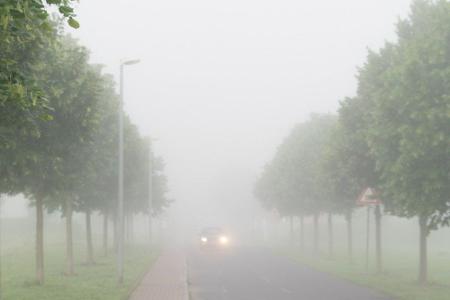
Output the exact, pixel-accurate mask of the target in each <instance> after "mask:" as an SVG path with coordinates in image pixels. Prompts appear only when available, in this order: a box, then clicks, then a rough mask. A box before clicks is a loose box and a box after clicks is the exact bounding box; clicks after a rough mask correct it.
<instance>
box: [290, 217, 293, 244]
mask: <svg viewBox="0 0 450 300" xmlns="http://www.w3.org/2000/svg"><path fill="white" fill-rule="evenodd" d="M289 244H290V245H291V246H292V245H293V244H294V217H293V216H289Z"/></svg>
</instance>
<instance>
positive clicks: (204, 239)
mask: <svg viewBox="0 0 450 300" xmlns="http://www.w3.org/2000/svg"><path fill="white" fill-rule="evenodd" d="M200 240H201V241H202V242H203V243H206V242H207V241H208V238H207V237H205V236H202V237H201V238H200Z"/></svg>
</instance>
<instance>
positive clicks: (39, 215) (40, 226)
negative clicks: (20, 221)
mask: <svg viewBox="0 0 450 300" xmlns="http://www.w3.org/2000/svg"><path fill="white" fill-rule="evenodd" d="M43 202H44V201H43V199H42V197H41V196H38V197H36V280H37V283H38V284H40V285H42V284H44V203H43Z"/></svg>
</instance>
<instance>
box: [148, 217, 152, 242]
mask: <svg viewBox="0 0 450 300" xmlns="http://www.w3.org/2000/svg"><path fill="white" fill-rule="evenodd" d="M148 241H149V244H150V247H151V246H152V245H153V220H152V214H151V213H149V214H148Z"/></svg>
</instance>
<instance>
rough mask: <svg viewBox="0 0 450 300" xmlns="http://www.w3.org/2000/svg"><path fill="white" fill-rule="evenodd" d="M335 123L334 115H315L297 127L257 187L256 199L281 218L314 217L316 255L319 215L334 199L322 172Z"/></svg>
mask: <svg viewBox="0 0 450 300" xmlns="http://www.w3.org/2000/svg"><path fill="white" fill-rule="evenodd" d="M334 122H335V117H334V116H331V115H313V116H312V117H311V119H310V120H308V121H307V122H305V123H301V124H299V125H297V126H296V127H295V128H294V129H293V130H292V131H291V133H290V135H289V136H288V137H287V138H286V139H285V140H284V141H283V143H282V144H281V146H280V147H279V148H278V150H277V153H276V154H275V157H274V158H273V160H272V161H271V163H270V164H269V165H268V166H267V167H266V168H265V170H264V172H263V174H262V176H261V177H260V178H259V180H258V181H257V183H256V185H255V195H256V197H257V198H258V199H260V201H261V202H263V204H264V205H265V206H266V207H268V208H275V209H277V210H278V211H279V213H280V214H281V215H287V216H294V215H299V216H300V217H301V218H302V217H303V216H304V215H311V214H312V215H313V216H314V252H315V253H317V252H318V241H319V238H318V234H319V232H318V218H319V213H320V212H322V211H323V210H324V208H325V203H326V199H329V198H330V197H332V195H328V194H327V193H326V192H324V186H323V181H322V177H321V175H320V172H321V159H322V156H323V153H324V151H325V147H326V145H327V143H328V140H329V139H330V134H331V129H332V127H333V124H334ZM301 232H302V230H301ZM301 240H303V237H301Z"/></svg>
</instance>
